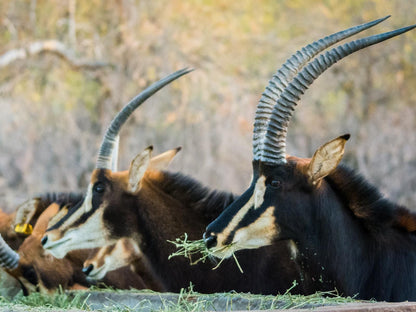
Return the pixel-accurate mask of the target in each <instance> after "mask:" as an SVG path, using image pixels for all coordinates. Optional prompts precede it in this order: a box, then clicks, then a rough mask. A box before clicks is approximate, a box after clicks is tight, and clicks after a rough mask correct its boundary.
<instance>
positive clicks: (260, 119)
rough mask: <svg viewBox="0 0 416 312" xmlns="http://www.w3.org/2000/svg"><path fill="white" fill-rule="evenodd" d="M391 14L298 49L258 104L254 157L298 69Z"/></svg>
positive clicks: (278, 71) (273, 78)
mask: <svg viewBox="0 0 416 312" xmlns="http://www.w3.org/2000/svg"><path fill="white" fill-rule="evenodd" d="M389 17H390V15H388V16H386V17H383V18H380V19H377V20H374V21H372V22H369V23H365V24H362V25H358V26H354V27H351V28H348V29H346V30H342V31H340V32H337V33H334V34H332V35H329V36H327V37H325V38H321V39H319V40H317V41H315V42H313V43H311V44H308V45H307V46H305V47H303V48H302V49H300V50H299V51H296V52H295V53H294V54H293V55H292V56H291V57H290V58H289V59H287V60H286V62H285V63H284V64H283V65H282V67H281V68H279V69H278V70H277V71H276V73H275V74H274V75H273V77H272V79H271V80H270V81H269V84H268V85H267V87H266V89H265V90H264V92H263V95H262V97H261V99H260V101H259V104H258V105H257V111H256V116H255V118H254V130H253V159H254V160H259V159H260V156H261V150H262V149H263V142H264V139H265V135H266V131H267V125H268V123H269V120H270V116H271V114H272V110H273V106H274V105H275V104H276V101H277V100H278V99H279V97H280V95H281V93H282V92H283V90H284V89H285V88H286V87H287V85H288V84H289V82H291V81H292V79H293V77H295V75H296V74H297V73H298V71H299V70H300V69H301V68H302V67H303V66H304V65H305V64H306V63H307V62H309V61H310V60H311V59H312V58H314V57H315V56H316V55H318V54H319V53H321V52H322V51H323V50H325V49H326V48H328V47H330V46H331V45H333V44H335V43H337V42H339V41H341V40H344V39H346V38H348V37H351V36H353V35H355V34H357V33H359V32H362V31H363V30H366V29H368V28H370V27H373V26H375V25H377V24H379V23H381V22H382V21H384V20H386V19H387V18H389Z"/></svg>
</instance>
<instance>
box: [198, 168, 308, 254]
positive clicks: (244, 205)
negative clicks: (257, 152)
mask: <svg viewBox="0 0 416 312" xmlns="http://www.w3.org/2000/svg"><path fill="white" fill-rule="evenodd" d="M253 169H254V175H253V181H252V183H251V185H250V187H249V189H248V190H247V191H246V192H245V193H244V194H243V195H242V196H240V197H239V198H238V199H237V200H236V201H235V202H233V203H232V204H231V205H230V206H229V207H228V208H226V209H225V211H224V212H223V213H222V214H221V215H220V216H219V217H218V218H217V219H216V220H215V221H213V222H212V223H211V224H209V225H208V227H207V229H206V233H205V234H204V237H205V241H206V245H207V247H208V248H209V249H210V250H211V251H212V252H213V254H214V255H216V256H219V257H227V256H230V255H231V254H232V252H234V251H236V250H239V249H247V248H259V247H261V246H265V245H269V244H271V243H272V242H273V241H274V240H275V239H294V240H296V236H297V233H298V232H299V231H304V230H305V228H307V227H310V226H311V225H309V223H311V221H309V220H311V218H310V216H309V214H310V213H313V208H312V206H313V205H314V204H313V203H314V196H315V190H316V188H315V187H313V186H312V185H310V183H308V180H307V178H306V177H305V176H304V175H303V174H302V172H301V170H300V169H299V166H297V164H296V162H288V163H287V164H284V165H278V166H268V165H267V164H262V163H260V164H258V163H254V164H253Z"/></svg>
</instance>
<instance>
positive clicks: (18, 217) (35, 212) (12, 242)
mask: <svg viewBox="0 0 416 312" xmlns="http://www.w3.org/2000/svg"><path fill="white" fill-rule="evenodd" d="M81 198H82V194H77V193H68V192H60V193H58V192H54V193H45V194H40V195H38V196H35V197H34V198H31V199H29V200H27V201H26V202H24V203H23V204H21V205H20V206H19V207H18V208H17V209H16V210H15V211H14V212H12V213H5V212H3V211H2V210H0V235H1V236H2V237H3V239H4V240H5V241H6V243H7V245H9V246H10V247H11V248H12V249H14V250H16V249H17V248H19V246H20V245H21V244H22V243H23V241H24V240H25V238H26V237H27V236H28V235H30V234H31V232H32V229H33V226H34V225H35V224H36V221H37V219H38V218H39V216H40V215H41V214H42V212H43V211H44V210H45V209H46V208H47V207H48V206H49V205H50V204H52V203H57V204H59V205H61V204H62V205H63V204H66V203H73V202H78V201H79V200H81Z"/></svg>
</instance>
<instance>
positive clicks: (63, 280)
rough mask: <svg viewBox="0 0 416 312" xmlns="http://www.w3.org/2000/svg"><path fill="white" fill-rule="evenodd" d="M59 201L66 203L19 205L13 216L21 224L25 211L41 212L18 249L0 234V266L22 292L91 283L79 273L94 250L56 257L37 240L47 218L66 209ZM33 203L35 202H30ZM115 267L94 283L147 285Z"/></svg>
mask: <svg viewBox="0 0 416 312" xmlns="http://www.w3.org/2000/svg"><path fill="white" fill-rule="evenodd" d="M68 198H69V197H68ZM71 198H77V197H71ZM81 198H82V197H81V196H80V197H78V200H80V199H81ZM57 199H58V198H57ZM59 202H60V203H61V205H62V204H63V203H65V206H64V207H62V206H60V205H59V204H58V203H57V202H54V203H51V204H50V205H49V206H48V207H47V208H46V209H45V208H44V205H43V204H45V201H39V200H38V199H37V200H36V201H34V200H30V201H28V202H26V203H25V204H24V205H22V206H20V207H19V209H18V210H17V212H16V215H17V216H19V218H18V219H20V221H19V223H20V224H24V223H22V222H21V221H22V220H23V219H25V218H26V217H25V215H26V214H28V215H30V214H31V213H32V214H33V213H34V214H35V215H36V214H37V212H36V210H38V209H40V210H41V211H42V213H41V215H40V216H38V217H37V221H36V223H35V224H34V226H33V231H32V232H31V233H30V234H28V236H27V237H26V238H25V240H24V241H23V243H22V244H21V245H20V247H19V248H18V250H17V252H15V251H13V249H12V248H10V247H9V246H8V245H7V244H6V242H5V241H4V240H3V239H2V238H1V237H0V260H1V261H0V262H1V263H0V265H1V266H2V267H3V268H5V269H6V270H7V271H8V273H9V274H10V275H11V276H13V277H14V278H15V279H17V280H18V281H19V282H20V285H21V287H22V290H23V292H24V293H25V294H29V293H31V292H33V291H41V292H51V291H55V290H57V289H58V287H62V288H64V289H68V288H69V289H80V288H86V287H88V286H90V285H91V283H90V281H88V280H87V279H86V277H85V275H84V273H83V272H82V264H83V262H84V261H85V260H86V259H87V258H88V257H91V254H94V251H93V250H87V249H85V250H74V251H73V252H71V253H69V254H68V255H67V256H66V257H65V258H63V259H56V258H54V257H53V256H52V255H50V254H48V253H45V251H44V249H43V248H42V245H41V243H40V240H41V238H42V237H43V235H44V234H45V231H46V227H47V225H48V223H49V221H50V220H51V219H52V218H55V217H56V216H58V217H59V215H63V214H64V213H65V211H66V210H67V207H68V206H67V205H68V204H70V203H68V202H65V201H64V202H62V197H61V198H60V200H59ZM76 202H78V201H76ZM34 203H36V205H32V204H34ZM31 206H32V207H31ZM38 212H39V211H38ZM22 218H23V219H22ZM32 219H33V218H32ZM26 220H27V221H28V222H29V221H30V220H31V219H30V218H26ZM15 222H16V221H15ZM52 222H53V221H52ZM28 224H30V223H28ZM118 269H119V270H117V271H115V272H111V273H109V274H108V275H106V276H102V278H101V279H100V280H99V281H95V282H94V283H93V284H96V283H97V282H99V283H102V284H105V285H107V286H112V287H115V288H122V289H128V288H137V289H142V288H147V287H146V285H145V283H144V282H143V280H142V279H141V277H140V276H139V275H137V274H133V272H132V271H131V270H130V269H129V268H127V267H125V268H122V267H119V268H118Z"/></svg>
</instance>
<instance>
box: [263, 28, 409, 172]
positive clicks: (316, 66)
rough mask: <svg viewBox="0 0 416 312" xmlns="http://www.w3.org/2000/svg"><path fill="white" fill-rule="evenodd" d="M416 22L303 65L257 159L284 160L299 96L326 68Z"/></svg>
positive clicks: (284, 95)
mask: <svg viewBox="0 0 416 312" xmlns="http://www.w3.org/2000/svg"><path fill="white" fill-rule="evenodd" d="M415 27H416V25H412V26H408V27H404V28H400V29H397V30H394V31H390V32H386V33H383V34H379V35H374V36H370V37H366V38H362V39H358V40H355V41H352V42H348V43H345V44H343V45H341V46H338V47H336V48H334V49H332V50H330V51H328V52H325V53H323V54H321V55H320V56H318V57H317V58H316V59H314V60H313V61H312V62H310V63H309V64H308V65H307V66H305V67H304V68H303V69H302V71H300V72H299V74H297V75H296V77H295V78H294V79H293V80H292V82H291V83H290V84H289V85H288V86H287V87H286V89H285V90H284V91H283V92H282V94H281V96H280V98H279V99H278V100H277V104H276V105H275V106H274V108H273V111H272V116H271V117H270V122H269V124H268V128H267V132H266V137H265V140H264V146H263V150H262V155H261V157H260V160H261V161H262V162H267V163H271V164H280V163H286V132H287V127H288V125H289V121H290V118H291V117H292V114H293V112H294V110H295V106H296V105H297V102H298V101H299V100H300V96H301V95H302V94H303V93H305V91H306V90H307V88H308V87H309V86H310V85H311V84H312V82H313V81H314V80H315V79H316V78H318V76H319V75H320V74H322V73H323V72H324V71H325V70H326V69H328V68H329V67H330V66H332V65H333V64H335V63H336V62H337V61H339V60H340V59H342V58H344V57H346V56H348V55H350V54H352V53H354V52H356V51H358V50H360V49H363V48H366V47H368V46H371V45H373V44H376V43H379V42H382V41H384V40H387V39H389V38H392V37H395V36H397V35H400V34H402V33H404V32H407V31H409V30H411V29H413V28H415Z"/></svg>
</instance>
